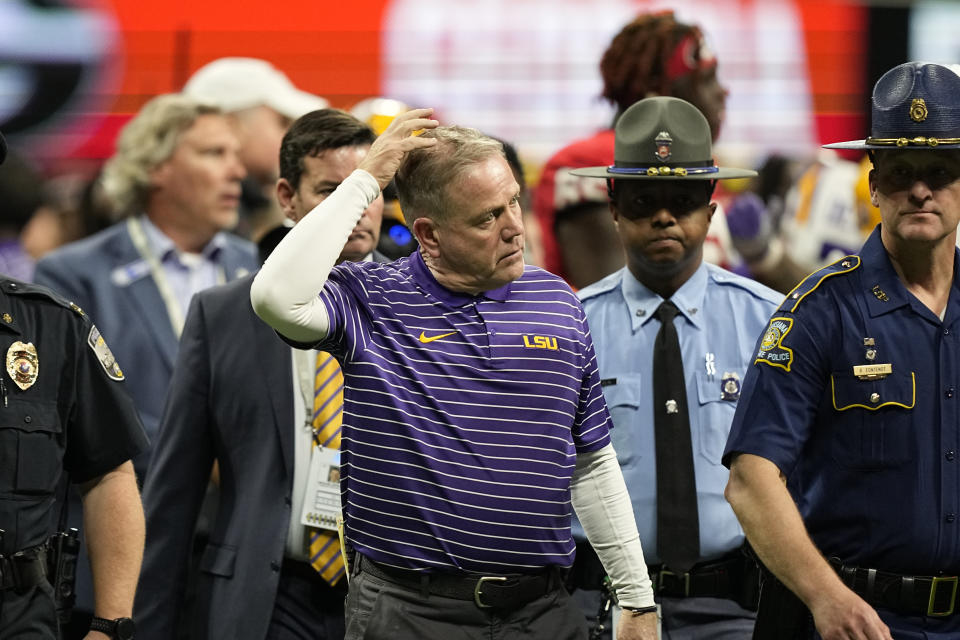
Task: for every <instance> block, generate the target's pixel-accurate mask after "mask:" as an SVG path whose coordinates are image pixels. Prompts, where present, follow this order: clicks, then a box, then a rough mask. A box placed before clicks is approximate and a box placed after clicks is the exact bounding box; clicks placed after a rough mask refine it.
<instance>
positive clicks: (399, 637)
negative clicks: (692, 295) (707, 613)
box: [250, 109, 656, 640]
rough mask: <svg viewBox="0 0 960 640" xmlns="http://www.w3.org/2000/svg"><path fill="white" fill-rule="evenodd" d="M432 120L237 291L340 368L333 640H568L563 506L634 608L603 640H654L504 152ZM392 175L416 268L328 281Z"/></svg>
mask: <svg viewBox="0 0 960 640" xmlns="http://www.w3.org/2000/svg"><path fill="white" fill-rule="evenodd" d="M430 115H432V110H431V109H415V110H413V111H409V112H407V113H405V114H402V115H399V116H397V117H396V119H394V121H393V122H392V123H391V124H390V126H389V127H388V128H387V129H386V131H384V133H383V134H381V135H380V137H379V138H378V139H377V141H376V142H375V143H374V144H373V146H372V147H371V150H370V152H369V153H368V154H367V156H366V157H365V158H364V159H363V161H362V162H361V164H360V166H359V167H358V168H357V170H356V171H354V172H353V173H352V174H351V175H350V177H349V178H347V179H346V180H344V181H343V184H341V185H340V187H339V188H338V189H337V190H336V192H334V193H333V194H331V196H330V197H329V198H328V199H327V200H326V201H324V202H323V203H321V205H320V206H319V207H318V208H317V209H316V210H315V211H313V213H311V214H310V215H309V216H307V218H306V219H305V220H303V221H302V222H301V223H300V224H298V225H297V226H296V227H295V228H294V229H293V230H291V232H290V233H289V234H288V235H287V237H286V238H284V239H283V241H282V242H281V243H280V245H279V246H278V247H277V249H276V251H274V253H273V254H272V255H271V256H270V258H269V259H268V260H267V261H266V263H265V264H264V266H263V268H262V269H261V271H260V273H259V274H258V275H257V277H256V278H255V280H254V283H253V286H252V287H251V290H250V298H251V301H252V302H253V305H254V309H255V310H256V312H257V314H258V315H260V317H261V318H264V319H265V320H266V321H268V322H269V323H271V324H272V325H273V326H275V327H276V328H277V329H278V331H280V332H281V334H282V335H283V336H284V337H285V338H286V339H287V340H289V341H290V342H291V343H292V344H297V345H299V346H314V345H315V346H316V347H317V348H321V349H329V351H330V352H331V353H332V354H333V355H334V356H335V357H336V358H337V360H338V361H339V362H340V364H341V365H342V367H343V376H344V379H345V394H344V410H343V416H344V417H343V451H342V461H343V464H342V466H341V472H342V475H341V481H340V484H341V487H342V489H343V508H344V524H345V529H344V533H345V538H346V541H347V544H348V545H349V548H350V549H351V550H352V551H353V552H354V555H353V556H352V564H351V567H350V568H351V573H350V575H351V584H350V593H349V596H348V601H347V617H348V620H347V636H346V637H347V638H348V639H349V640H360V639H361V638H363V639H365V640H423V639H432V640H446V639H448V638H466V637H470V638H479V637H489V636H493V637H497V638H503V639H505V640H511V639H514V638H517V639H519V638H524V639H526V640H582V638H583V637H584V635H585V633H586V629H585V623H584V620H583V616H582V615H581V614H580V611H579V609H578V608H577V606H576V605H575V604H574V603H573V602H572V600H571V599H570V598H569V595H568V594H567V593H566V591H565V590H564V589H563V573H564V568H565V567H568V566H570V564H571V563H572V561H573V554H574V542H573V539H572V537H571V535H570V515H571V506H572V507H573V508H575V509H576V510H577V512H578V514H579V516H580V520H581V521H582V522H583V523H584V527H585V529H586V530H587V534H588V535H589V536H591V538H592V539H594V541H595V543H596V546H597V550H598V553H599V554H600V556H601V558H602V559H603V560H604V561H605V562H606V564H607V566H608V568H609V569H610V575H611V578H612V580H613V583H614V586H615V587H616V588H617V589H618V594H619V596H620V599H621V604H622V605H623V606H624V608H625V609H630V612H629V614H627V615H624V617H623V618H622V623H621V625H620V629H619V638H620V639H621V640H653V638H654V637H655V634H656V615H655V614H654V611H655V610H656V607H655V606H653V598H652V593H651V589H650V580H649V578H648V576H647V573H646V566H645V565H644V563H643V551H642V549H641V547H640V543H639V538H638V536H637V531H636V525H635V523H634V521H633V514H632V513H631V511H630V503H629V499H628V498H627V494H626V488H625V486H624V484H623V478H622V476H621V474H620V469H619V467H618V466H617V462H616V456H615V454H614V452H613V449H612V447H611V446H610V437H609V434H608V426H609V420H610V418H609V414H608V412H607V409H606V406H605V405H604V403H603V396H602V394H601V391H600V380H599V377H598V375H597V368H596V357H595V355H594V352H593V345H592V343H591V340H590V333H589V330H588V328H587V324H586V321H585V317H584V314H583V310H582V308H581V307H580V304H579V302H578V301H577V299H576V296H574V295H573V292H572V291H570V288H569V287H567V286H565V285H564V284H563V282H562V281H561V280H560V279H559V278H557V277H556V276H554V275H552V274H549V273H547V272H545V271H543V270H542V269H539V268H536V267H526V266H525V264H524V259H523V224H522V218H521V215H522V213H521V210H520V206H519V200H518V195H519V193H520V186H519V185H518V184H517V181H516V180H515V179H514V176H513V172H512V171H511V169H510V166H509V165H508V164H507V161H506V158H505V157H504V154H503V147H502V145H501V144H500V143H499V142H498V141H496V140H494V139H492V138H489V137H487V136H485V135H483V134H481V133H480V132H479V131H477V130H476V129H467V128H464V127H439V128H438V124H439V123H438V122H437V121H436V120H433V119H431V118H430ZM421 129H424V130H426V131H425V132H424V133H423V134H422V135H414V133H415V132H416V131H417V130H421ZM394 174H396V177H397V180H396V185H397V190H398V193H399V196H400V203H401V205H402V206H403V211H404V215H405V217H406V218H407V220H409V221H412V223H411V227H412V229H413V233H414V235H416V237H417V240H418V241H419V243H420V247H419V249H418V251H416V252H414V253H413V254H412V255H410V256H409V257H407V258H402V259H400V260H396V261H394V262H392V263H390V264H386V265H379V264H370V263H364V264H357V263H341V264H340V265H337V266H336V267H334V262H335V258H336V256H337V255H338V253H339V252H340V250H341V247H342V246H343V243H344V242H345V241H347V240H348V239H349V237H350V233H351V229H352V228H353V225H354V224H355V221H356V220H357V219H359V218H360V217H361V216H362V212H363V210H364V208H365V207H367V206H368V205H369V204H370V203H371V202H375V201H377V199H378V198H379V197H380V193H381V191H382V189H383V188H384V187H385V186H386V185H387V184H388V183H389V182H390V180H391V179H392V178H393V176H394ZM291 273H294V274H297V277H295V278H291V277H289V274H291Z"/></svg>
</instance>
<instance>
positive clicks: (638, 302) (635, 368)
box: [577, 263, 783, 564]
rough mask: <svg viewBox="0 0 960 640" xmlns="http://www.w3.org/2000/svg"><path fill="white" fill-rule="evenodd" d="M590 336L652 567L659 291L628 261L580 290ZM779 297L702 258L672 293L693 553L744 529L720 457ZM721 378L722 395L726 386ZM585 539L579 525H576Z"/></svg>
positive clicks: (731, 543)
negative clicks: (694, 523) (689, 460)
mask: <svg viewBox="0 0 960 640" xmlns="http://www.w3.org/2000/svg"><path fill="white" fill-rule="evenodd" d="M580 298H581V300H582V301H583V307H584V310H585V311H586V313H587V321H588V322H589V324H590V331H591V335H592V337H593V344H594V348H595V349H596V353H597V361H598V364H599V367H600V379H601V380H602V384H603V394H604V397H605V398H606V401H607V406H608V407H609V409H610V413H611V415H612V417H613V428H612V429H611V430H610V437H611V439H612V441H613V446H614V448H615V449H616V451H617V458H618V460H619V461H620V466H621V468H622V469H623V475H624V479H625V480H626V483H627V488H628V490H629V491H630V498H631V499H632V501H633V511H634V514H635V516H636V519H637V528H638V529H639V531H640V540H641V542H642V543H643V552H644V556H645V558H646V560H647V562H648V563H649V564H656V563H658V562H659V558H658V556H657V471H656V452H655V442H654V429H653V411H654V407H653V406H652V403H653V379H652V376H651V373H652V371H653V342H654V339H655V338H656V335H657V332H658V331H659V330H660V323H659V322H658V321H657V319H656V317H655V316H654V312H655V311H656V309H657V307H658V306H660V303H661V302H663V298H661V297H660V296H659V295H657V294H655V293H653V292H652V291H650V290H649V289H647V288H646V287H645V286H643V285H642V284H640V282H638V281H637V279H636V278H634V277H633V275H632V274H631V273H630V271H628V270H627V269H626V268H623V269H621V270H620V271H617V272H616V273H614V274H611V275H610V276H607V277H606V278H604V279H603V280H601V281H600V282H597V283H596V284H593V285H591V286H589V287H587V288H585V289H583V290H581V291H580ZM782 298H783V296H782V294H779V293H777V292H775V291H773V290H772V289H768V288H767V287H764V286H763V285H761V284H758V283H756V282H754V281H752V280H747V279H746V278H742V277H740V276H737V275H735V274H732V273H730V272H728V271H725V270H723V269H721V268H719V267H716V266H714V265H711V264H707V263H703V264H701V265H700V268H699V269H697V271H696V272H695V273H694V275H693V276H692V277H691V278H690V279H689V280H687V282H685V283H684V284H683V286H682V287H680V289H679V290H678V291H677V292H676V293H675V294H674V295H673V296H672V297H671V300H673V302H674V303H675V304H676V305H677V307H678V308H679V309H680V314H678V315H677V317H676V318H675V319H674V324H675V326H676V328H677V334H678V336H679V339H680V350H681V351H682V353H683V368H684V376H685V377H686V380H687V403H688V405H689V406H690V430H691V434H692V441H693V452H694V472H695V474H696V484H697V498H698V512H699V516H700V557H701V559H710V558H715V557H718V556H721V555H723V554H725V553H726V552H728V551H730V550H731V549H734V548H736V547H738V546H739V545H740V544H741V542H742V541H743V531H742V530H741V529H740V525H739V524H738V522H737V519H736V517H735V516H734V514H733V511H732V510H731V509H730V506H729V505H728V504H727V502H726V500H725V499H724V497H723V490H724V487H726V484H727V475H728V472H727V470H726V469H725V468H724V467H723V466H722V465H721V464H720V457H721V455H722V454H723V448H724V445H725V444H726V441H727V434H728V432H729V430H730V422H731V420H732V419H733V412H734V408H735V407H736V405H737V398H738V396H739V386H740V382H741V381H742V379H743V376H744V374H745V372H746V369H747V366H748V364H749V363H750V362H752V358H751V356H752V355H753V348H754V344H755V343H756V341H757V338H758V337H759V336H760V334H761V333H762V332H763V329H764V327H765V326H766V322H767V319H768V318H769V317H770V314H771V313H772V312H773V310H774V309H775V308H776V306H777V303H779V302H780V300H781V299H782ZM725 383H727V392H726V393H724V388H723V385H724V384H725ZM577 533H578V534H579V535H580V537H583V533H582V530H579V531H577Z"/></svg>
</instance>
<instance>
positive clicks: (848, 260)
mask: <svg viewBox="0 0 960 640" xmlns="http://www.w3.org/2000/svg"><path fill="white" fill-rule="evenodd" d="M859 267H860V256H846V257H844V258H840V259H839V260H837V261H836V262H834V263H833V264H830V265H827V266H826V267H823V268H822V269H818V270H817V271H814V272H813V273H811V274H810V275H808V276H807V277H806V278H804V279H803V280H801V281H800V284H798V285H797V286H795V287H794V288H793V290H792V291H790V293H788V294H787V297H786V298H784V300H783V302H781V303H780V307H779V308H778V309H777V310H778V311H787V312H789V313H793V312H795V311H796V310H797V307H799V306H800V303H801V302H803V299H804V298H806V297H807V296H808V295H810V294H811V293H813V292H814V291H816V290H817V288H818V287H819V286H820V285H821V284H823V281H824V280H826V279H827V278H831V277H833V276H842V275H844V274H847V273H852V272H853V271H855V270H857V269H858V268H859Z"/></svg>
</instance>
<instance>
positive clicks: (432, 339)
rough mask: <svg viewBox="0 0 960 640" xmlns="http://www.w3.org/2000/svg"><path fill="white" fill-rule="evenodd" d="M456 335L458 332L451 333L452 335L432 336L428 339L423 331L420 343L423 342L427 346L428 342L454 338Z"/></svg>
mask: <svg viewBox="0 0 960 640" xmlns="http://www.w3.org/2000/svg"><path fill="white" fill-rule="evenodd" d="M455 333H456V331H451V332H450V333H443V334H440V335H439V336H430V337H429V338H428V337H427V336H426V334H424V332H423V331H421V332H420V342H422V343H423V344H427V343H428V342H433V341H434V340H439V339H440V338H447V337H449V336H452V335H453V334H455Z"/></svg>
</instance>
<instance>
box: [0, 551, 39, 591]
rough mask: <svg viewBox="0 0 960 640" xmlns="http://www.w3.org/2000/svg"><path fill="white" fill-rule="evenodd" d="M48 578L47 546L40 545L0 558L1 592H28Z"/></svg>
mask: <svg viewBox="0 0 960 640" xmlns="http://www.w3.org/2000/svg"><path fill="white" fill-rule="evenodd" d="M46 578H47V546H46V545H39V546H36V547H30V548H29V549H24V550H23V551H17V552H16V553H14V554H13V555H9V556H0V591H6V590H7V589H14V590H15V591H26V590H27V589H31V588H33V587H35V586H37V585H38V584H40V583H41V582H43V581H44V580H46Z"/></svg>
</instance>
